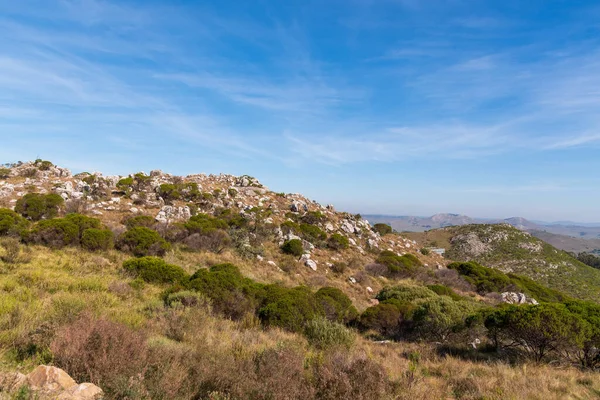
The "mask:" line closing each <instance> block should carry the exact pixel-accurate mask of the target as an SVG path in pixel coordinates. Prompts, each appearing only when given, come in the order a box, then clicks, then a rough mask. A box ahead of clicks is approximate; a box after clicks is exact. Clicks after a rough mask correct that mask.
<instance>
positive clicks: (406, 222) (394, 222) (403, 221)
mask: <svg viewBox="0 0 600 400" xmlns="http://www.w3.org/2000/svg"><path fill="white" fill-rule="evenodd" d="M365 217H366V218H368V219H369V221H371V222H372V223H387V224H390V225H391V227H392V228H394V229H395V230H396V231H398V232H424V231H427V230H430V229H438V228H444V227H448V226H461V225H469V224H509V225H512V226H514V227H515V228H518V229H521V230H523V231H528V232H534V231H536V232H547V233H551V234H555V235H564V236H570V237H573V238H579V239H585V240H588V239H598V240H600V224H597V223H587V224H586V223H580V224H577V223H571V222H569V221H564V222H542V221H530V220H528V219H525V218H522V217H511V218H506V219H484V218H472V217H469V216H466V215H461V214H450V213H444V214H435V215H433V216H431V217H415V216H389V215H365ZM572 247H573V246H572ZM575 247H576V248H577V247H578V246H575ZM579 247H582V248H584V247H587V246H579ZM559 248H560V246H559ZM565 250H566V249H565ZM570 251H575V250H570ZM581 251H585V250H583V249H582V250H581Z"/></svg>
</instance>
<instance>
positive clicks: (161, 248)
mask: <svg viewBox="0 0 600 400" xmlns="http://www.w3.org/2000/svg"><path fill="white" fill-rule="evenodd" d="M118 244H119V248H120V249H121V250H125V251H131V252H132V253H133V254H134V255H135V256H137V257H144V256H162V255H164V254H165V253H166V252H167V250H169V249H170V248H171V245H170V244H169V243H168V242H167V241H166V240H165V239H163V238H162V237H161V236H160V235H159V234H158V232H156V231H155V230H152V229H149V228H145V227H142V226H138V227H135V228H133V229H130V230H128V231H127V232H125V233H123V234H122V235H121V236H120V237H119V241H118Z"/></svg>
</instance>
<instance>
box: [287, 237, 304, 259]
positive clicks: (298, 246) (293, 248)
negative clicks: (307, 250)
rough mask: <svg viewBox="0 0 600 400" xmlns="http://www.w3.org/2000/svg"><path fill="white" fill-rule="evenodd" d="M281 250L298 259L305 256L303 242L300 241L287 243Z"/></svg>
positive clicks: (294, 240) (295, 240)
mask: <svg viewBox="0 0 600 400" xmlns="http://www.w3.org/2000/svg"><path fill="white" fill-rule="evenodd" d="M281 250H282V251H283V252H284V253H285V254H291V255H293V256H296V257H300V256H301V255H302V254H304V247H303V246H302V241H301V240H300V239H292V240H288V241H286V242H285V243H283V245H282V246H281Z"/></svg>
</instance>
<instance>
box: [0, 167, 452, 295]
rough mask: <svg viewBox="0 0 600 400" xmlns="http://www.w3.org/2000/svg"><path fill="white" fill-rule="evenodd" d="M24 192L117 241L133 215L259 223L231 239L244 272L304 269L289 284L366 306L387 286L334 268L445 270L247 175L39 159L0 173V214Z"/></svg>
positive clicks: (391, 239)
mask: <svg viewBox="0 0 600 400" xmlns="http://www.w3.org/2000/svg"><path fill="white" fill-rule="evenodd" d="M27 193H41V194H46V193H54V194H58V195H60V196H61V197H62V198H63V199H64V209H63V212H65V213H66V212H78V213H82V214H86V215H90V216H93V217H95V218H98V219H100V220H101V221H102V223H103V224H105V225H106V226H107V227H108V228H110V229H111V230H112V231H113V232H115V236H118V235H119V234H120V233H122V232H123V231H125V229H126V227H125V225H124V224H125V221H127V219H131V218H132V217H136V216H149V217H152V218H153V219H154V220H155V222H156V223H157V224H158V225H159V226H161V227H162V228H163V229H166V227H171V228H172V229H176V228H177V227H180V226H181V224H182V223H185V222H186V221H187V220H189V219H190V217H192V216H193V215H197V214H209V215H214V214H219V213H223V212H227V213H228V214H229V215H239V216H240V217H242V218H244V219H246V220H249V221H253V222H255V223H258V224H259V225H260V230H261V233H260V234H259V236H260V238H259V239H260V240H256V241H255V240H253V239H254V238H255V237H244V238H231V240H232V241H233V242H234V243H233V246H237V247H238V248H240V247H241V248H242V250H244V251H243V253H244V254H245V255H246V256H250V257H251V258H254V259H255V260H256V261H257V262H258V264H257V265H255V264H254V263H249V264H248V269H247V270H245V271H244V272H245V273H247V274H249V275H250V276H252V277H255V278H257V279H261V277H269V278H270V279H273V280H276V279H280V280H285V281H289V280H290V278H289V277H290V275H289V274H288V273H286V272H284V271H283V270H289V269H290V268H292V269H294V270H295V269H296V265H301V266H303V268H301V269H299V270H298V271H297V273H296V274H295V275H293V278H292V281H291V282H290V283H294V284H306V283H310V282H311V281H314V280H316V279H318V277H320V276H321V277H323V276H326V277H328V279H330V280H332V279H333V280H335V281H336V282H340V285H343V286H350V287H349V288H348V289H349V290H350V291H352V292H353V294H354V295H355V296H356V300H357V301H358V302H359V304H364V305H367V304H369V301H370V298H371V297H372V293H373V291H376V290H377V289H379V288H380V287H381V286H383V285H385V280H383V281H377V280H370V281H369V282H367V280H363V281H364V282H367V283H366V284H364V285H361V284H360V282H359V281H361V279H360V277H354V276H353V275H352V272H351V271H350V270H347V271H346V273H343V274H336V275H335V276H333V274H331V275H330V272H332V270H331V269H332V267H333V268H335V267H336V266H339V265H340V264H346V265H347V264H352V263H358V264H360V265H365V264H368V263H369V262H373V261H374V260H375V258H376V253H377V252H379V251H380V250H390V251H393V252H395V253H397V254H399V255H403V254H406V253H410V254H413V255H415V256H416V257H418V258H419V259H420V260H421V261H422V262H423V263H424V264H425V265H426V266H429V267H431V268H436V267H437V266H440V267H441V266H443V265H445V264H446V263H447V262H446V260H444V259H443V258H442V257H440V256H438V255H437V254H431V255H428V256H424V255H423V254H421V253H420V252H419V248H418V247H417V245H416V242H415V241H413V240H410V239H407V238H404V237H401V236H398V235H388V236H386V237H385V238H383V237H381V236H380V234H379V233H377V232H376V231H374V230H373V229H372V228H371V225H370V224H369V221H367V220H366V219H363V218H361V217H360V216H359V215H352V214H349V213H345V212H338V211H336V210H335V209H334V207H333V205H321V204H319V203H317V202H315V201H312V200H310V199H308V198H306V197H304V196H302V195H301V194H295V193H278V192H274V191H271V190H269V188H267V187H265V186H264V185H262V184H261V183H260V182H259V181H258V180H257V179H256V178H254V177H251V176H232V175H224V174H221V175H205V174H197V175H188V176H174V175H171V174H168V173H164V172H162V171H158V170H155V171H150V172H149V173H148V174H146V173H144V172H137V173H132V174H130V175H128V176H105V175H103V174H102V173H100V172H93V173H87V172H84V173H79V174H76V175H73V174H72V173H71V172H70V171H69V170H68V169H65V168H61V167H59V166H55V165H53V164H52V163H51V162H48V161H41V160H37V161H34V162H26V163H18V164H15V165H7V166H6V167H5V168H2V169H0V207H7V208H10V209H14V208H15V205H16V203H17V201H18V199H20V198H21V197H23V196H24V195H25V194H27ZM311 227H314V228H317V229H314V228H311ZM252 235H254V236H256V235H257V234H256V233H252V234H251V236H252ZM332 236H334V237H339V236H342V237H343V238H347V242H348V247H347V248H346V246H343V247H344V248H343V249H341V250H343V251H338V250H335V249H334V248H333V247H335V246H328V245H327V240H328V239H330V238H331V237H332ZM293 239H297V240H301V241H302V244H303V248H304V254H302V256H301V257H298V258H297V259H296V260H295V261H294V260H291V261H290V258H289V257H283V256H282V254H281V251H280V250H279V247H280V246H281V245H282V244H283V243H284V242H286V241H289V240H293ZM257 241H260V242H261V243H260V244H259V243H255V242H257ZM290 262H292V263H295V264H296V265H290ZM258 266H260V268H258Z"/></svg>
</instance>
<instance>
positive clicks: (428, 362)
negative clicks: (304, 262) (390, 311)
mask: <svg viewBox="0 0 600 400" xmlns="http://www.w3.org/2000/svg"><path fill="white" fill-rule="evenodd" d="M0 247H1V246H0ZM0 252H2V250H0ZM126 258H127V256H126V255H124V254H122V253H119V252H116V251H114V252H108V253H105V254H102V255H99V254H94V253H89V252H85V251H82V250H79V249H71V248H67V249H63V250H59V251H56V250H55V251H51V250H49V249H46V248H43V247H34V248H32V252H31V259H30V260H25V261H26V262H18V263H16V264H10V265H9V264H6V263H0V370H4V371H22V372H27V371H29V370H31V369H32V368H33V367H34V366H35V365H37V364H39V363H41V362H47V361H48V359H47V358H45V357H48V354H49V353H48V349H46V348H45V347H44V346H46V347H47V348H52V349H53V350H54V353H56V354H57V355H60V356H61V357H63V358H62V359H61V358H60V357H58V358H56V359H55V362H60V363H64V365H65V366H67V367H69V366H70V364H69V362H73V361H72V360H73V359H75V358H76V356H75V355H73V354H80V353H81V352H83V351H84V349H86V350H88V351H92V350H93V347H92V346H89V345H86V346H83V347H79V348H77V346H76V343H79V344H81V343H83V344H86V343H88V342H87V340H88V339H89V337H90V335H89V334H88V335H87V336H86V332H88V331H90V330H89V326H91V323H89V324H86V325H85V327H86V329H87V330H86V329H73V330H69V329H68V328H69V327H75V328H76V327H77V326H81V325H77V324H78V323H79V324H81V322H78V321H81V320H80V318H82V316H84V315H87V317H85V318H91V319H92V321H95V320H101V321H105V322H102V323H101V324H107V325H106V326H112V325H110V324H116V325H115V326H118V327H119V328H115V329H114V332H117V333H118V334H120V335H134V339H135V338H136V337H138V336H137V335H140V336H139V337H143V338H144V342H143V343H144V344H143V351H142V350H140V351H137V352H136V353H135V354H138V355H140V357H141V355H143V357H145V358H144V363H145V364H144V365H147V366H149V367H148V368H142V367H136V368H134V370H135V371H136V372H138V369H139V370H143V371H139V372H140V373H141V372H144V374H145V375H144V377H140V376H137V375H136V376H137V377H130V378H131V379H129V380H126V381H123V380H120V379H117V378H119V377H115V376H114V374H112V375H111V374H110V373H109V372H110V370H112V369H114V371H131V370H130V369H128V368H127V362H128V360H127V358H125V359H121V361H119V365H120V367H119V368H111V367H110V365H111V363H110V359H108V360H104V361H105V363H104V364H100V363H98V364H94V365H96V367H94V368H97V370H94V374H98V373H100V372H101V373H102V374H101V375H99V376H101V377H102V380H103V384H104V386H105V387H106V388H107V389H110V390H112V392H111V393H117V392H119V391H123V390H125V391H127V390H130V391H132V392H131V393H134V394H132V395H131V397H130V398H141V397H144V396H149V395H151V396H150V397H154V398H161V396H162V398H184V399H185V398H192V397H194V396H198V398H206V396H205V395H206V393H209V392H215V391H216V392H222V393H229V394H230V395H231V396H232V397H231V398H236V399H244V398H256V399H259V398H267V397H268V394H269V393H270V394H272V397H271V398H272V399H292V398H299V397H301V398H307V399H312V398H315V399H316V398H319V399H322V398H332V399H333V398H356V399H361V398H362V399H369V398H383V399H411V400H415V399H540V400H541V399H544V400H546V399H594V398H600V375H598V373H594V372H584V371H580V370H577V369H575V368H564V369H562V368H557V367H552V366H544V365H518V366H511V365H507V364H504V363H498V362H487V363H486V362H474V361H466V360H462V359H459V358H454V357H447V356H440V355H438V354H437V353H436V350H435V348H434V347H433V346H432V345H428V344H414V343H389V344H379V343H373V342H370V341H368V340H366V339H364V338H360V337H359V338H358V340H357V341H356V343H355V345H354V346H353V347H352V349H351V350H349V351H345V352H343V353H334V354H332V353H327V352H325V353H323V352H321V351H318V350H316V349H314V348H312V347H310V346H309V345H308V343H307V341H306V340H305V339H304V337H302V336H300V335H296V334H291V333H288V332H284V331H281V330H278V329H267V330H264V329H262V328H261V327H260V325H259V324H258V323H257V321H256V320H255V319H253V318H250V317H249V318H246V319H244V320H241V321H236V322H234V321H229V320H225V319H222V318H219V317H216V316H214V315H213V314H212V313H211V311H210V308H209V307H205V306H203V307H198V308H185V309H180V308H177V309H171V308H166V307H165V306H164V305H163V303H162V301H160V300H159V295H160V293H161V291H162V288H160V287H156V286H153V285H148V284H146V285H143V286H142V287H140V286H138V285H135V284H133V285H130V283H132V282H131V280H129V279H128V278H126V277H125V276H123V275H122V274H121V272H120V269H121V264H122V262H123V260H124V259H126ZM266 260H267V259H265V262H263V263H257V262H256V261H255V260H252V261H249V260H243V259H241V258H239V257H238V256H237V255H235V254H234V253H225V254H220V255H214V254H209V253H188V252H182V251H175V252H173V253H170V254H169V255H168V256H167V261H168V262H173V263H176V264H179V265H182V266H183V267H184V268H186V270H187V271H188V272H194V271H195V270H196V269H198V268H201V267H206V266H209V265H211V264H214V263H220V262H233V263H235V264H237V265H239V266H240V267H241V269H242V271H243V272H244V273H245V274H246V275H248V276H250V277H252V278H254V279H256V280H258V281H262V282H273V281H279V282H282V283H284V284H288V285H297V284H300V283H304V284H311V282H312V283H313V284H314V283H315V280H314V276H320V277H321V278H320V279H321V282H319V284H325V283H326V284H328V285H333V286H336V287H339V288H341V289H343V290H344V291H345V292H346V293H349V294H350V295H351V296H352V297H353V298H354V301H355V303H356V304H357V305H359V306H360V305H361V304H365V303H366V302H367V301H368V298H369V297H370V296H369V295H367V294H366V293H364V288H363V287H362V286H361V285H352V284H350V283H348V280H347V277H348V276H351V275H353V274H356V272H357V271H358V270H359V268H356V265H357V264H358V265H359V264H360V263H361V262H362V261H358V263H356V262H355V263H354V265H355V267H349V268H348V269H347V270H346V271H345V272H344V275H343V276H342V277H336V276H334V275H333V273H331V272H329V273H328V274H326V273H324V272H323V271H319V274H314V273H312V272H309V271H307V269H306V268H305V267H303V266H299V267H298V270H297V271H295V272H293V273H288V272H284V271H280V270H279V269H278V268H277V267H273V266H271V265H269V264H267V263H266ZM275 261H276V262H277V263H278V264H279V263H282V262H284V261H285V260H284V259H283V257H280V258H276V259H275ZM345 261H346V262H348V263H350V261H351V260H345ZM321 272H322V273H321ZM385 283H386V282H385V281H384V280H380V279H378V278H373V279H371V282H370V284H373V285H374V286H373V289H375V290H378V288H379V287H381V286H382V285H384V284H385ZM103 326H104V325H103ZM100 331H103V330H100ZM104 331H108V329H104ZM66 332H68V333H66ZM114 332H113V333H114ZM119 332H120V333H119ZM88 333H89V332H88ZM117 337H118V335H117ZM61 340H62V342H61ZM132 343H134V344H136V346H140V342H139V341H136V340H133V341H132ZM31 344H36V345H37V346H38V347H37V348H33V349H32V348H31V347H28V346H30V345H31ZM61 344H62V346H61ZM98 348H100V349H101V348H102V346H99V347H98ZM74 349H78V350H77V351H76V352H75V353H70V352H72V351H73V350H74ZM27 351H29V353H27ZM19 352H21V353H19ZM23 353H24V354H23ZM65 357H66V358H65ZM128 358H130V359H131V362H132V363H133V364H135V362H138V361H139V359H136V358H135V357H134V356H130V357H128ZM82 359H83V358H82ZM90 359H94V354H93V352H92V353H91V358H90ZM60 360H63V361H60ZM64 360H71V361H69V362H66V361H64ZM50 361H51V360H50ZM135 365H141V364H135ZM80 367H81V366H73V367H72V368H80ZM107 370H108V371H107ZM77 371H80V370H79V369H77ZM84 371H85V369H84ZM381 371H384V373H383V375H381ZM77 373H79V372H77ZM128 373H129V372H121V373H120V374H121V375H127V374H128ZM83 374H84V375H85V374H86V372H84V373H83ZM87 374H88V375H90V376H91V377H92V378H93V376H92V375H93V374H92V373H87ZM138 375H139V374H138ZM96 376H98V375H96ZM367 389H369V390H367ZM384 392H385V394H384ZM119 393H121V392H119ZM158 393H161V395H160V396H158V395H157V394H158ZM136 396H138V397H136Z"/></svg>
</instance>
